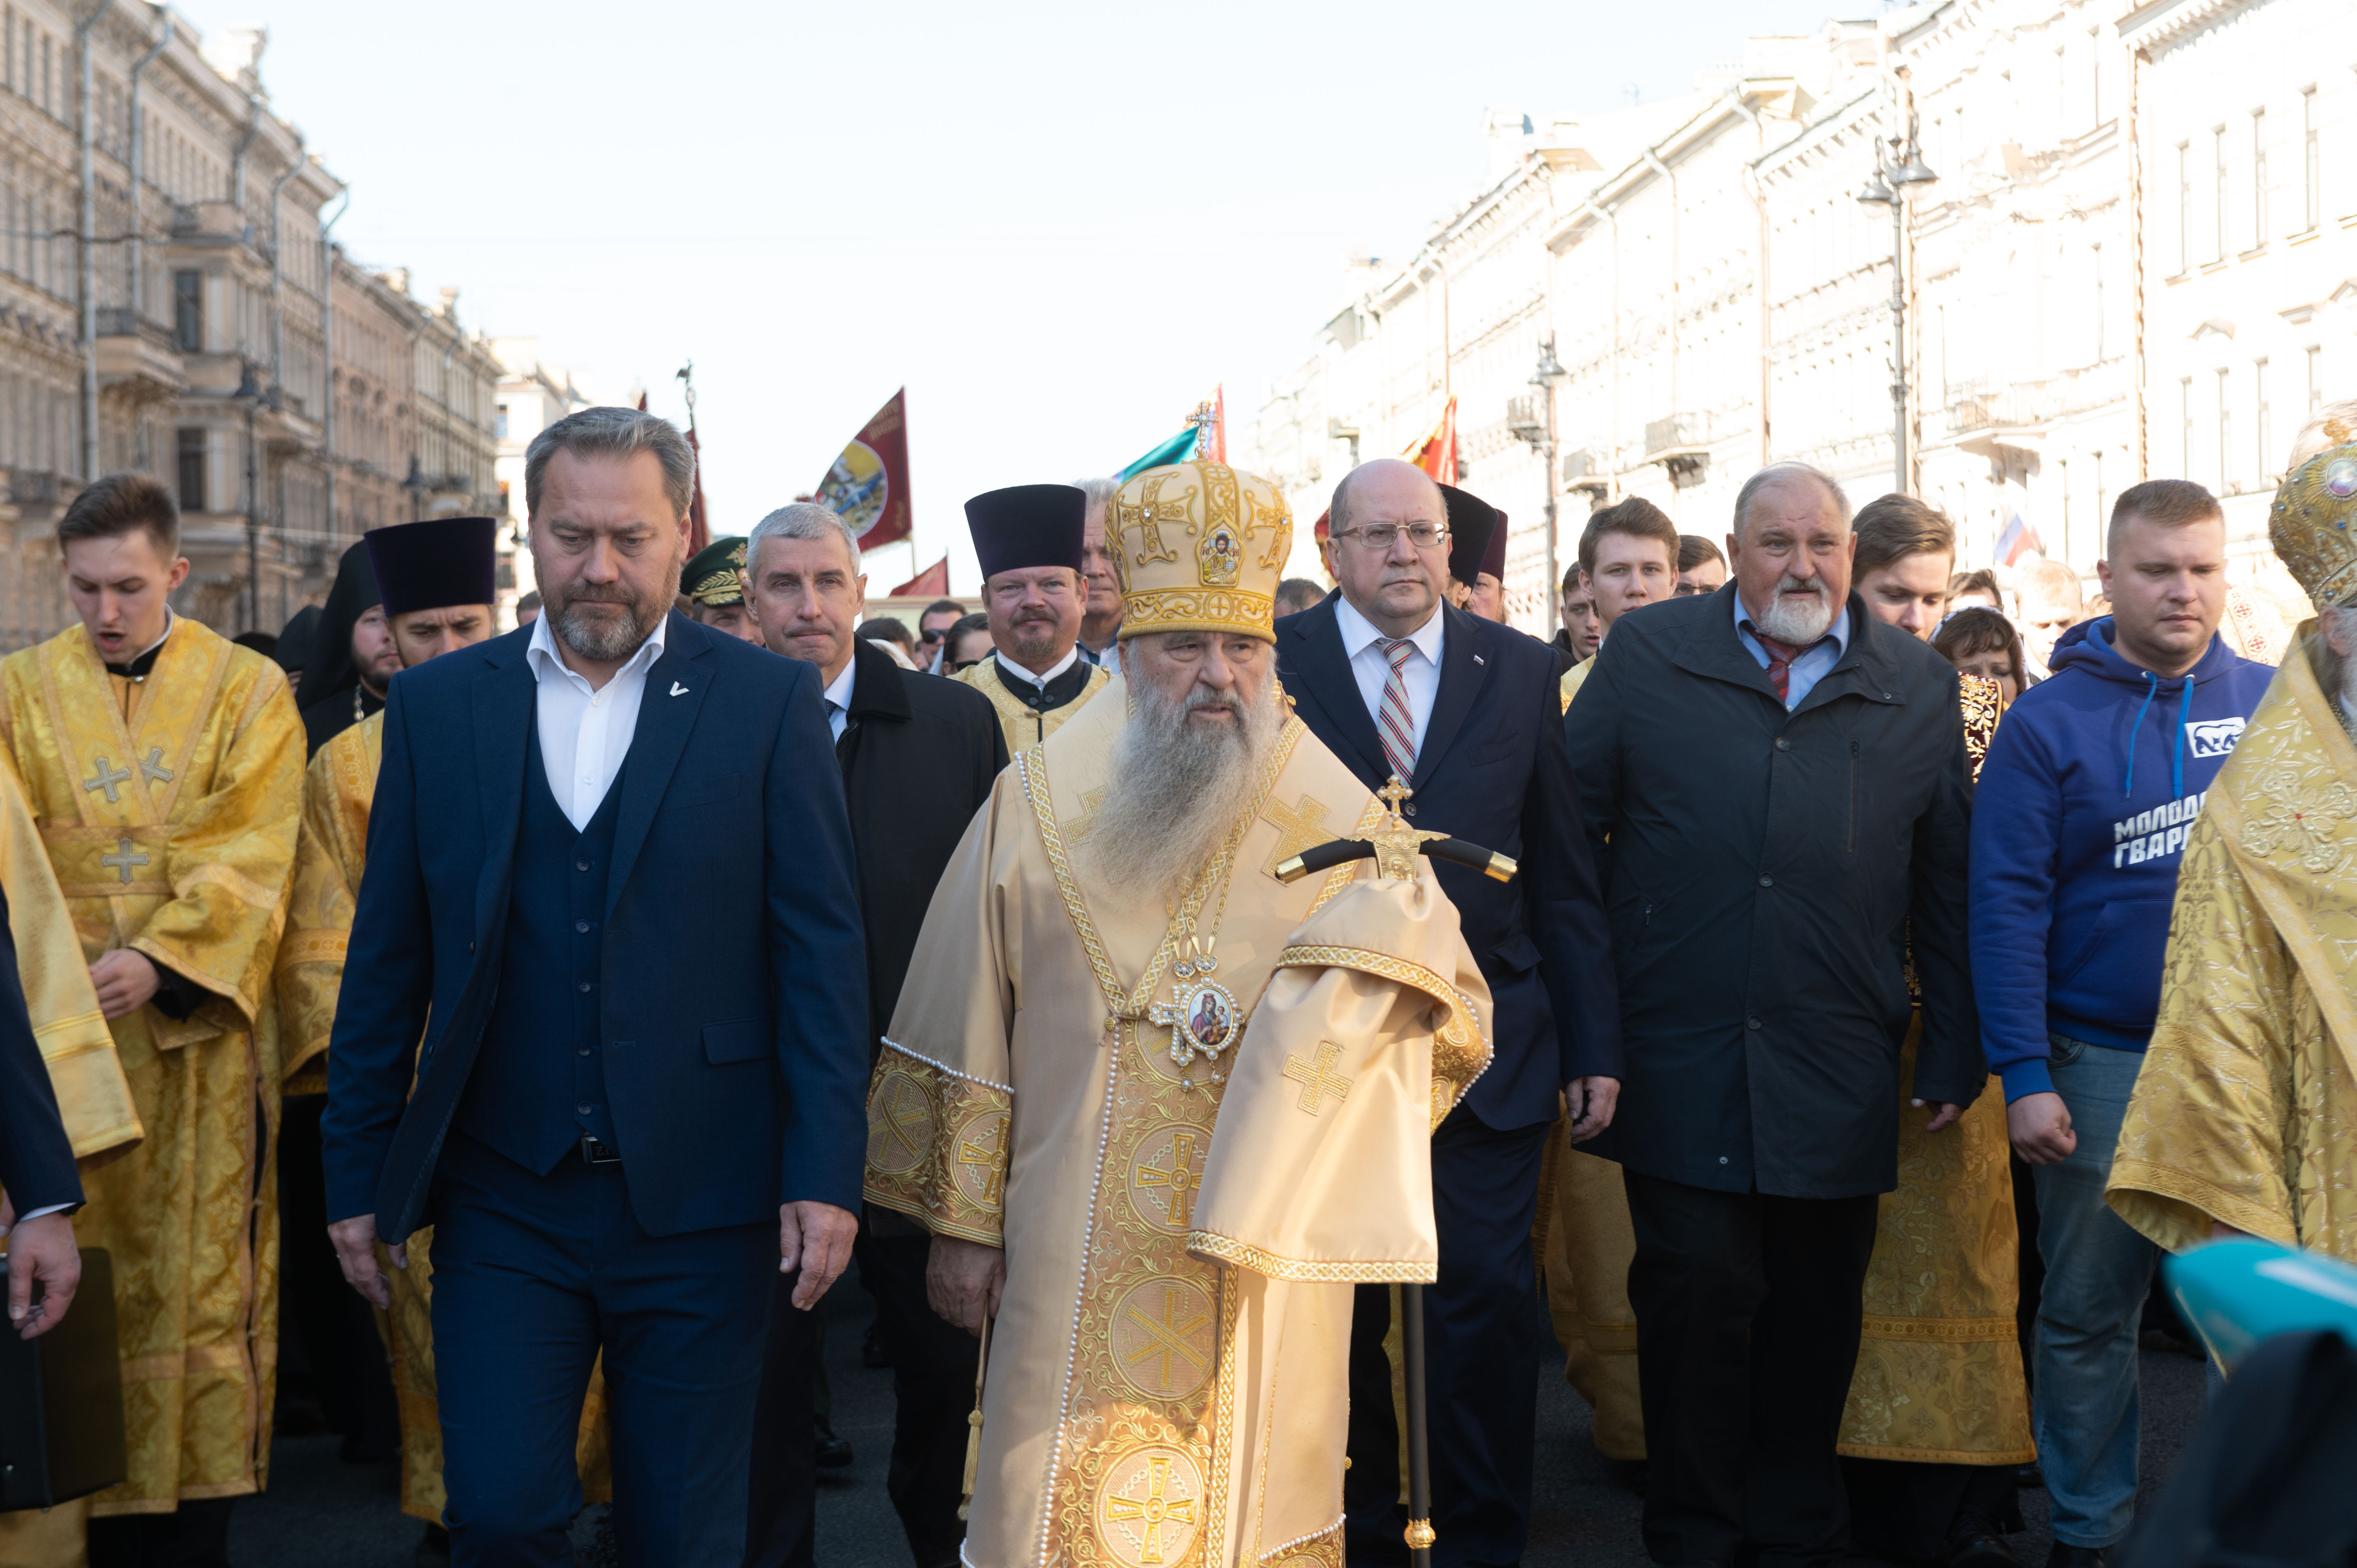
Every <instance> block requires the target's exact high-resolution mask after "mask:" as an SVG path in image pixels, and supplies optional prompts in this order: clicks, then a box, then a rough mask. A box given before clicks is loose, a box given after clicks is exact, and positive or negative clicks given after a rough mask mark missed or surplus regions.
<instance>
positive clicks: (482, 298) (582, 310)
mask: <svg viewBox="0 0 2357 1568" xmlns="http://www.w3.org/2000/svg"><path fill="white" fill-rule="evenodd" d="M1876 8H1877V7H1876V6H1875V5H1873V4H1872V3H1871V0H1868V3H1865V4H1860V5H1855V6H1853V7H1851V9H1852V10H1855V11H1858V12H1862V13H1870V12H1871V11H1872V10H1874V9H1876ZM182 9H183V12H184V14H186V15H188V16H189V17H190V18H191V19H192V20H193V21H195V22H196V23H197V24H198V26H199V27H202V28H205V29H207V30H208V31H211V30H216V29H220V28H222V27H230V26H237V25H245V24H248V23H252V22H255V21H259V22H261V23H263V24H264V25H266V26H267V27H268V28H269V29H270V35H271V39H270V46H269V52H268V53H267V55H265V57H264V61H263V76H264V83H265V85H266V86H267V87H268V89H269V91H270V93H271V97H272V102H273V104H274V107H275V108H276V110H277V111H278V112H279V113H281V114H284V115H285V116H287V117H288V118H290V119H292V120H293V121H294V122H295V123H296V124H297V125H298V126H300V127H301V128H302V130H303V132H304V133H305V134H306V135H307V138H308V140H309V145H311V147H312V148H313V149H314V150H315V151H317V152H318V153H320V154H321V155H323V156H324V157H325V159H326V161H327V164H328V167H329V168H330V169H331V170H332V171H333V172H334V173H335V174H336V175H338V176H339V177H341V178H342V179H344V180H345V181H346V182H348V183H349V184H350V187H351V188H352V201H351V208H350V212H349V214H348V215H347V216H346V217H345V219H344V220H343V221H342V223H341V224H340V225H339V229H338V231H337V232H338V236H339V239H340V240H342V241H343V242H344V243H345V245H346V247H347V249H348V250H349V252H350V253H351V254H352V255H353V256H354V257H355V258H356V259H359V260H361V261H362V262H364V263H368V264H370V265H372V266H378V267H389V266H400V265H405V266H407V267H409V268H411V269H412V276H413V285H412V286H413V288H414V291H415V292H416V294H417V295H418V296H419V297H420V298H421V299H425V300H428V301H430V300H432V299H434V298H435V297H436V295H435V291H436V288H438V287H440V286H441V285H446V284H455V285H457V286H458V287H459V289H460V290H461V293H460V295H459V301H458V311H459V317H460V319H461V320H462V321H463V322H465V323H466V324H467V325H468V326H469V327H479V328H482V329H484V330H486V331H488V332H490V333H491V334H493V335H494V336H511V335H512V336H537V337H538V338H540V339H541V343H542V352H543V357H544V359H545V360H548V361H549V362H551V363H554V364H558V365H565V366H570V367H573V368H575V369H576V370H577V371H579V372H581V373H582V374H583V375H584V376H585V377H586V378H587V380H588V381H590V383H591V384H592V385H593V387H594V388H595V390H596V391H597V392H598V393H599V394H600V395H601V396H606V397H610V398H615V399H619V398H620V397H621V396H622V395H623V393H624V392H625V391H626V390H627V389H628V388H629V387H630V384H631V383H632V382H633V381H638V382H641V383H643V384H644V385H645V386H646V387H647V388H648V389H649V390H650V392H651V394H652V400H651V406H652V407H654V408H655V409H656V410H658V411H659V412H663V413H671V414H673V415H674V416H678V415H680V414H681V413H682V406H681V404H680V402H679V399H678V396H677V384H678V383H677V382H676V381H674V380H673V372H674V371H677V370H678V369H679V368H680V366H681V365H682V364H683V363H684V362H686V361H687V360H689V359H691V358H692V359H693V360H694V361H695V379H696V388H697V392H698V399H699V401H698V424H699V426H700V428H701V431H702V434H703V437H704V443H705V453H706V472H705V480H706V489H707V493H708V496H709V499H710V501H711V504H712V509H713V521H714V523H715V526H716V531H718V532H732V533H741V532H745V531H746V530H747V529H748V528H749V527H750V526H751V525H752V524H753V523H754V522H755V521H759V518H760V516H761V514H762V513H763V512H765V511H767V510H769V509H770V508H771V507H774V506H777V505H779V504H780V503H782V502H784V501H787V500H791V499H792V498H793V497H794V496H795V495H796V494H797V493H799V492H802V491H805V490H808V489H811V488H812V487H813V486H814V485H815V484H816V482H817V481H818V479H819V478H820V477H821V476H822V475H823V472H824V471H825V467H826V465H827V462H828V461H829V459H830V458H832V457H833V456H834V453H835V452H836V451H837V450H839V449H840V448H841V447H842V446H843V445H844V443H845V441H846V440H848V439H849V438H850V437H851V435H854V434H855V433H856V431H857V430H858V428H859V426H860V425H861V424H863V423H864V422H865V421H866V418H867V416H868V415H869V414H870V413H873V412H874V410H875V409H876V408H877V405H879V404H880V403H883V402H884V400H885V399H887V398H888V397H889V396H890V395H891V394H892V392H893V391H894V390H895V389H896V388H898V387H899V386H901V385H903V384H905V385H906V386H907V387H908V389H909V448H910V456H911V462H912V465H913V467H914V470H915V471H914V475H913V478H912V482H911V489H912V491H913V498H912V499H913V500H914V503H915V509H916V519H917V532H918V537H919V545H920V549H919V554H920V563H919V564H929V563H931V561H933V560H934V559H936V558H937V557H938V556H939V555H940V554H941V553H942V552H943V551H944V550H945V549H946V550H948V551H950V553H951V554H952V570H953V572H954V573H955V575H956V585H957V587H958V588H959V589H961V590H962V591H967V592H971V591H973V588H974V566H973V553H972V550H971V548H970V547H968V546H967V545H966V543H965V531H964V520H963V511H962V510H961V507H960V503H961V502H962V501H963V499H964V498H965V497H967V496H968V495H971V494H973V493H974V492H976V491H978V490H984V489H992V488H994V487H996V486H999V485H1007V484H1018V483H1027V482H1033V481H1039V480H1064V479H1071V478H1078V477H1080V476H1082V475H1084V474H1091V473H1104V472H1109V471H1111V470H1113V469H1114V468H1116V467H1120V466H1121V465H1122V464H1124V463H1125V462H1127V461H1128V460H1130V459H1131V458H1133V457H1135V456H1138V455H1139V454H1140V453H1142V452H1144V451H1145V450H1146V448H1148V447H1149V446H1153V445H1154V444H1155V443H1156V442H1157V441H1159V440H1160V439H1161V438H1163V437H1164V436H1166V435H1168V434H1169V433H1170V432H1172V431H1173V430H1175V429H1177V428H1178V427H1179V424H1180V423H1181V421H1182V420H1183V418H1184V416H1185V414H1186V413H1187V412H1188V411H1189V409H1191V408H1192V407H1193V406H1194V405H1195V403H1196V402H1197V400H1198V399H1200V398H1201V397H1203V396H1205V395H1207V394H1208V393H1210V392H1211V389H1212V388H1213V387H1214V386H1215V385H1217V384H1219V383H1222V382H1224V383H1225V384H1226V388H1227V399H1228V407H1229V411H1230V414H1231V422H1232V424H1233V423H1234V422H1235V420H1236V418H1237V416H1239V415H1242V416H1249V414H1250V412H1251V411H1252V410H1253V409H1254V407H1256V406H1257V405H1258V403H1260V401H1261V399H1262V397H1263V395H1264V394H1265V391H1266V388H1267V384H1268V381H1269V380H1270V378H1271V377H1272V376H1274V375H1276V374H1279V373H1281V372H1282V371H1285V370H1286V369H1288V368H1289V367H1291V366H1293V365H1295V364H1297V363H1298V362H1299V361H1300V360H1302V359H1303V358H1305V357H1306V356H1307V355H1308V351H1309V347H1310V334H1311V332H1312V331H1313V330H1314V329H1315V328H1317V326H1318V324H1319V323H1320V322H1321V321H1322V320H1324V319H1325V317H1326V314H1327V313H1328V311H1329V309H1330V307H1331V306H1332V305H1333V304H1334V302H1335V301H1336V300H1337V298H1338V297H1339V290H1340V263H1341V260H1342V258H1343V257H1344V256H1345V255H1347V254H1348V253H1350V252H1354V251H1358V252H1373V253H1376V254H1378V255H1387V254H1396V253H1399V252H1403V251H1405V249H1406V248H1408V247H1410V246H1412V245H1413V244H1414V243H1415V242H1416V240H1417V239H1418V238H1419V237H1420V235H1421V234H1422V232H1423V231H1424V229H1425V227H1426V224H1427V223H1428V222H1429V221H1430V220H1433V219H1435V218H1437V217H1440V216H1442V215H1444V214H1446V213H1447V212H1448V211H1449V210H1451V209H1453V208H1454V207H1455V206H1456V205H1457V204H1458V203H1459V202H1460V201H1462V200H1463V199H1465V198H1466V197H1467V196H1469V194H1471V192H1472V191H1473V190H1474V188H1476V187H1477V186H1478V185H1479V184H1480V182H1481V178H1482V176H1483V173H1484V169H1485V158H1486V154H1485V150H1484V146H1483V142H1482V131H1481V127H1482V124H1483V116H1484V113H1485V111H1486V109H1487V108H1488V107H1489V106H1490V105H1492V104H1495V105H1499V106H1501V107H1511V108H1513V109H1516V110H1521V111H1524V112H1527V113H1531V114H1532V115H1533V116H1534V118H1535V119H1537V120H1539V121H1541V122H1542V123H1544V121H1545V120H1547V119H1549V118H1551V117H1554V116H1557V115H1561V116H1565V117H1569V116H1575V115H1578V114H1581V113H1597V112H1599V111H1603V110H1607V109H1610V108H1613V107H1616V106H1618V105H1620V104H1625V103H1627V102H1630V100H1631V92H1632V91H1633V92H1636V93H1639V94H1641V95H1642V97H1643V98H1645V99H1648V100H1650V99H1654V98H1660V97H1665V96H1668V95H1670V94H1673V93H1676V92H1681V91H1685V90H1686V89H1687V88H1688V87H1689V86H1691V84H1692V79H1693V75H1694V72H1695V69H1696V68H1697V67H1698V66H1701V65H1703V64H1705V63H1706V62H1709V61H1712V60H1716V59H1733V58H1736V57H1738V56H1739V55H1740V53H1741V50H1742V40H1743V37H1744V35H1745V34H1746V33H1766V32H1796V31H1808V30H1812V29H1813V27H1815V26H1816V25H1817V23H1818V22H1819V20H1820V19H1821V17H1822V16H1824V14H1825V12H1824V5H1823V3H1822V0H1817V3H1813V4H1811V3H1803V4H1794V3H1792V0H1672V3H1669V4H1653V5H1625V4H1603V3H1600V0H1579V3H1577V4H1569V5H1566V4H1563V3H1561V0H1554V3H1551V4H1550V3H1535V4H1523V3H1518V0H1481V3H1474V4H1464V3H1459V4H1456V5H1432V4H1423V5H1407V4H1396V3H1393V0H1361V3H1359V4H1353V5H1302V4H1294V3H1289V0H1278V3H1275V4H1272V3H1270V0H1259V3H1257V4H1249V5H1247V4H1232V3H1228V0H1198V3H1196V4H1192V5H1154V6H1150V7H1149V6H1145V5H1124V4H1118V3H1114V4H1107V3H1106V0H1094V3H1092V4H1071V5H1050V4H1028V3H1022V0H1013V3H1006V4H998V5H974V4H972V3H971V0H967V3H964V4H958V5H936V4H930V3H926V0H904V3H902V4H899V5H812V4H808V3H807V0H798V3H792V4H784V5H780V4H776V3H775V0H770V3H766V4H743V5H731V4H696V3H693V0H690V3H684V4H678V3H675V4H673V5H663V6H648V5H615V4H609V3H607V0H572V3H570V4H568V5H563V6H554V5H544V4H533V5H526V4H521V3H517V0H465V3H459V0H409V3H408V4H405V5H401V6H398V7H391V8H388V7H382V6H371V5H353V4H351V3H350V0H332V3H331V0H186V3H185V4H184V5H183V6H182ZM886 565H887V563H885V562H882V561H878V562H877V563H876V566H877V580H874V581H871V582H870V584H869V585H868V586H869V591H870V593H872V594H881V593H883V592H886V591H888V589H890V588H891V587H892V586H893V585H894V583H895V581H897V576H889V575H886V573H885V570H884V568H885V567H886Z"/></svg>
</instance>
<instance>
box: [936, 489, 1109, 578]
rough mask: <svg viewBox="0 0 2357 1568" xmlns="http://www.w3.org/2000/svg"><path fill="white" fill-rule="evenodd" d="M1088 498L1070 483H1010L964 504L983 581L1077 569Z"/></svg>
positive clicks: (1079, 564)
mask: <svg viewBox="0 0 2357 1568" xmlns="http://www.w3.org/2000/svg"><path fill="white" fill-rule="evenodd" d="M1087 514H1088V497H1087V496H1086V495H1085V494H1084V493H1082V490H1081V489H1079V487H1077V486H1074V485H1010V486H1009V487H1007V488H1006V489H1003V490H985V491H984V492H983V493H982V494H980V495H978V496H976V497H974V499H972V500H970V501H968V502H966V503H965V521H966V526H967V527H968V528H970V529H972V530H973V531H974V554H975V555H976V556H977V557H979V558H980V560H981V562H982V575H983V576H984V577H985V579H987V578H990V577H995V576H996V575H998V574H999V573H1001V572H1020V571H1023V570H1024V569H1025V568H1027V567H1031V566H1069V567H1071V569H1072V570H1073V571H1075V572H1077V571H1079V570H1080V569H1081V534H1082V522H1083V520H1084V519H1085V518H1086V516H1087Z"/></svg>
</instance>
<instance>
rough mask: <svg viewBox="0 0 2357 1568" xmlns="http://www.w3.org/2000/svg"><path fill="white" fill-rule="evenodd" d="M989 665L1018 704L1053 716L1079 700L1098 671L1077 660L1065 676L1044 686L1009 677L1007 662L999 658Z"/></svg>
mask: <svg viewBox="0 0 2357 1568" xmlns="http://www.w3.org/2000/svg"><path fill="white" fill-rule="evenodd" d="M990 663H991V672H992V673H993V674H995V675H996V676H997V677H998V683H999V684H1000V685H1001V686H1004V687H1005V688H1006V690H1007V692H1008V693H1010V694H1011V695H1012V696H1013V697H1014V698H1015V700H1016V701H1017V702H1018V703H1022V704H1023V705H1024V706H1025V707H1027V708H1029V709H1030V710H1031V711H1032V712H1034V713H1040V714H1052V713H1054V712H1055V711H1056V710H1057V709H1058V708H1060V707H1062V706H1063V705H1064V704H1065V703H1069V702H1071V700H1072V699H1073V698H1075V697H1077V696H1079V695H1080V694H1081V689H1082V687H1084V686H1086V685H1087V684H1088V683H1089V677H1090V675H1092V673H1094V672H1095V670H1096V666H1095V665H1093V664H1091V663H1090V662H1089V661H1088V660H1085V659H1075V660H1072V662H1071V665H1070V666H1069V667H1068V668H1067V669H1066V670H1065V671H1064V672H1063V673H1062V674H1060V675H1059V676H1057V677H1056V678H1055V679H1054V680H1052V681H1050V682H1048V683H1047V684H1046V685H1044V686H1041V685H1038V684H1035V683H1033V682H1029V681H1026V680H1022V679H1020V678H1017V677H1011V676H1009V675H1008V673H1007V670H1006V661H1005V660H1002V659H1000V658H998V657H997V656H996V654H994V655H992V657H991V660H990Z"/></svg>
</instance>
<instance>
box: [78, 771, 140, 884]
mask: <svg viewBox="0 0 2357 1568" xmlns="http://www.w3.org/2000/svg"><path fill="white" fill-rule="evenodd" d="M130 780H131V769H129V768H116V767H113V766H112V765H111V764H109V763H108V761H107V760H106V754H105V753H104V752H100V753H99V754H98V776H97V777H96V778H94V779H83V780H82V781H81V787H82V789H85V790H90V789H103V790H105V791H106V803H107V804H108V805H110V806H115V805H120V804H122V801H123V797H122V795H121V794H120V793H119V792H118V791H117V790H116V789H115V786H116V785H118V784H127V783H129V782H130ZM123 880H124V881H125V882H128V881H130V880H131V878H129V877H128V876H126V877H124V879H123Z"/></svg>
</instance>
